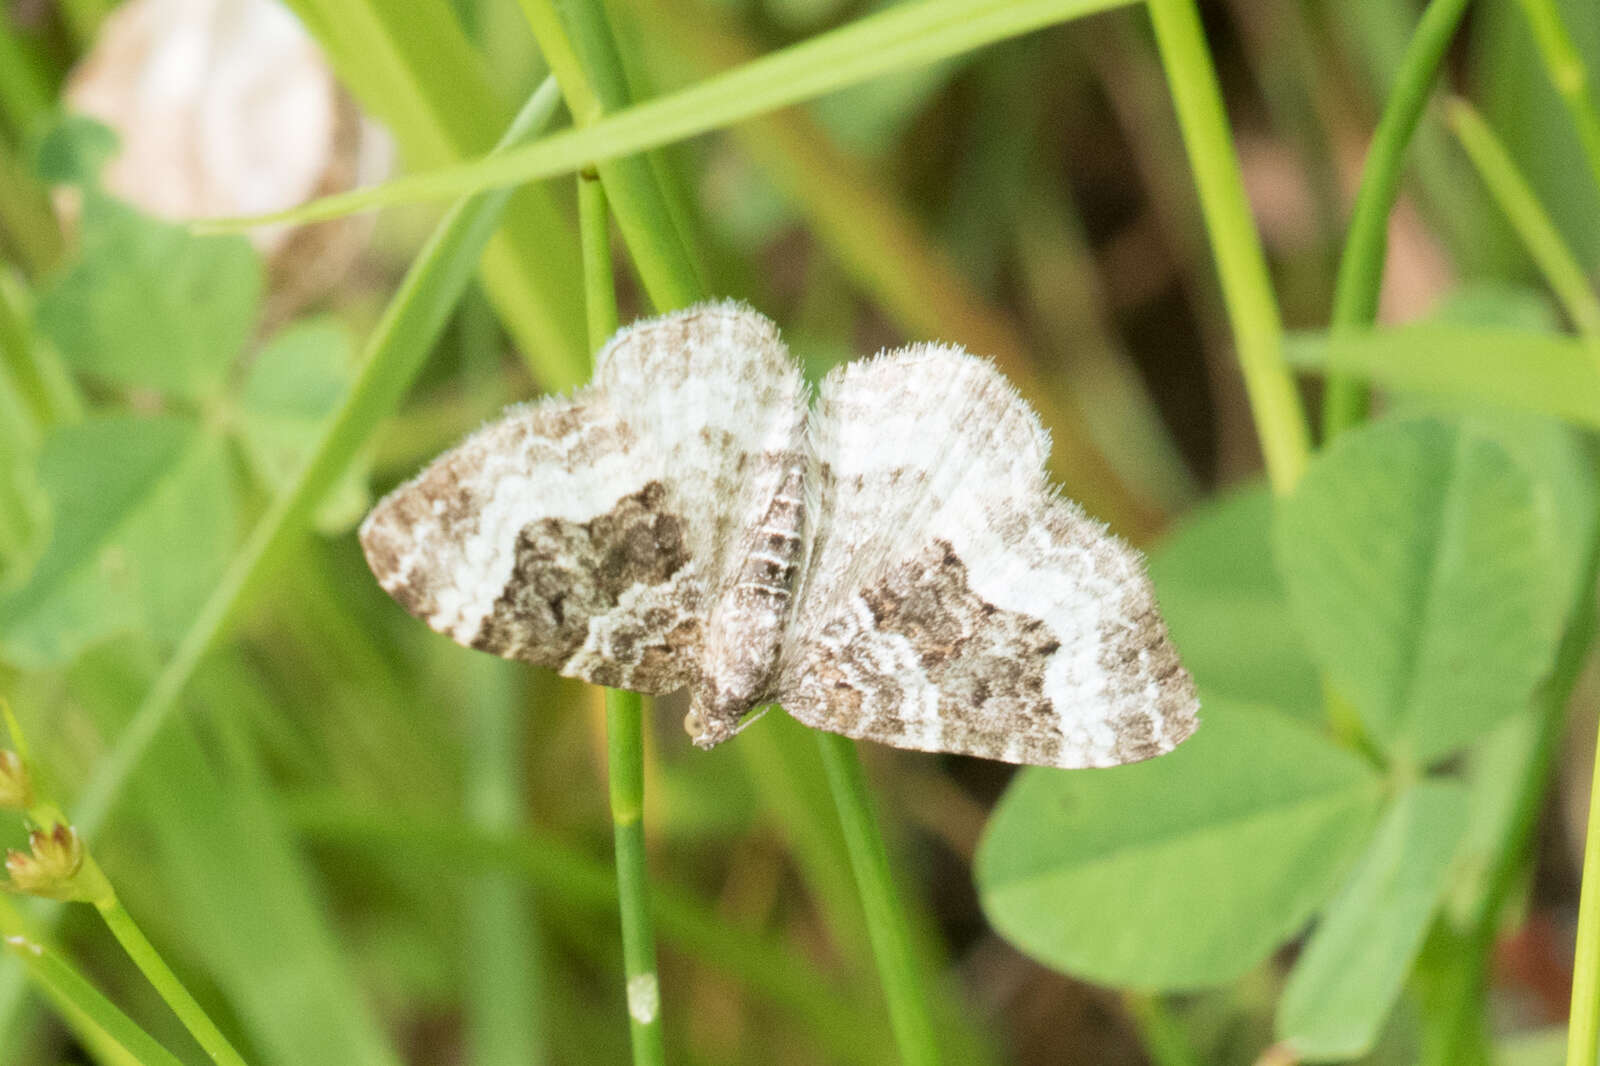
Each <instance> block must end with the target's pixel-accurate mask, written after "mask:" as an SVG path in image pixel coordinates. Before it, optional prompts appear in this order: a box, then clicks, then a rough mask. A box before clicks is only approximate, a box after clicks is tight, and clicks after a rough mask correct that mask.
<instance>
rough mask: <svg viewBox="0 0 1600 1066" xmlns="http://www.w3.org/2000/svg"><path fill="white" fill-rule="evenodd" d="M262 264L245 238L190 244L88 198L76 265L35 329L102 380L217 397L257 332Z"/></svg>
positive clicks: (45, 302) (190, 239)
mask: <svg viewBox="0 0 1600 1066" xmlns="http://www.w3.org/2000/svg"><path fill="white" fill-rule="evenodd" d="M260 295H261V264H260V261H259V260H258V258H257V256H256V253H255V251H254V250H253V249H252V248H251V247H250V243H249V242H248V241H246V240H245V239H244V238H242V237H196V236H193V235H191V234H190V233H189V232H188V231H187V230H185V229H184V228H183V227H181V226H174V225H170V224H168V223H165V222H160V221H157V220H155V219H152V218H148V217H146V216H144V215H141V214H140V213H139V212H137V211H135V210H134V209H133V208H131V207H129V206H127V205H126V204H122V203H119V202H118V201H116V200H113V199H111V198H110V197H107V196H105V195H103V194H99V193H94V192H89V193H87V194H85V197H84V213H83V222H82V247H81V249H80V250H79V253H78V257H77V259H76V260H75V261H74V262H73V263H72V265H71V266H70V267H68V268H67V270H66V272H65V273H63V274H62V275H61V276H60V277H58V278H57V279H56V280H55V282H54V284H53V285H51V286H50V288H48V289H47V290H46V291H45V292H44V293H43V294H42V295H41V296H40V298H39V304H38V308H37V310H36V319H37V324H38V328H39V331H40V332H41V333H42V334H44V335H45V336H46V337H48V338H50V340H52V341H53V342H54V343H55V345H56V347H57V348H58V349H59V350H60V352H61V354H62V356H63V358H64V359H65V360H66V361H67V363H68V364H69V365H71V366H72V367H74V368H75V369H77V370H80V371H83V372H84V373H86V374H92V375H94V376H95V377H98V378H101V379H102V380H105V381H108V382H111V383H113V384H116V385H121V386H126V387H131V388H148V389H155V390H158V391H160V392H165V393H170V394H174V395H180V396H187V397H191V398H197V397H204V396H209V395H212V394H214V393H215V392H216V391H217V390H218V388H219V387H220V385H221V384H222V381H223V379H224V377H225V376H226V374H227V372H228V368H229V367H230V366H231V365H232V363H233V360H234V357H235V356H237V355H238V354H239V351H240V349H241V348H242V347H243V346H244V343H245V341H246V340H248V339H249V337H250V332H251V330H252V329H254V327H255V320H256V308H257V304H258V302H259V299H260Z"/></svg>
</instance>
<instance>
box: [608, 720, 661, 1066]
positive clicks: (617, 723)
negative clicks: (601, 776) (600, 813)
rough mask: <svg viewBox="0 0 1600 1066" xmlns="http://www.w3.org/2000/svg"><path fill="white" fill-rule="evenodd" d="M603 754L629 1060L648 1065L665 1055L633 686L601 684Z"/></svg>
mask: <svg viewBox="0 0 1600 1066" xmlns="http://www.w3.org/2000/svg"><path fill="white" fill-rule="evenodd" d="M606 755H607V760H608V762H609V765H610V769H611V828H612V832H613V833H614V834H615V839H616V849H617V902H618V904H619V907H620V910H621V912H622V962H623V969H624V971H625V973H626V975H627V979H628V985H627V992H628V1027H629V1032H630V1035H631V1037H632V1040H633V1061H634V1064H635V1066H653V1064H660V1063H664V1062H666V1060H667V1057H666V1048H665V1046H664V1045H663V1043H662V1039H661V983H660V979H659V978H658V977H657V976H656V943H655V933H654V929H653V926H652V924H651V921H650V886H649V883H648V874H647V870H646V861H645V848H644V699H643V697H641V696H640V695H639V694H638V693H637V692H620V691H617V690H615V689H607V690H606Z"/></svg>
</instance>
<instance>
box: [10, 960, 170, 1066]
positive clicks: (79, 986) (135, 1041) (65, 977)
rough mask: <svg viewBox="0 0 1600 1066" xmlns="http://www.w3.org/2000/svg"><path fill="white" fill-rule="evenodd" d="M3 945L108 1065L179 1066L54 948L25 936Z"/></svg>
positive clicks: (168, 1053) (152, 1038)
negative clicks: (110, 1063) (104, 1057)
mask: <svg viewBox="0 0 1600 1066" xmlns="http://www.w3.org/2000/svg"><path fill="white" fill-rule="evenodd" d="M5 945H6V947H7V948H8V949H10V951H11V954H12V955H13V956H14V957H15V958H17V959H19V960H21V963H22V966H23V968H24V969H25V970H26V971H27V973H28V977H29V978H30V979H31V980H32V981H33V983H34V984H35V985H37V986H38V987H39V988H40V989H41V990H42V991H43V992H44V993H45V995H46V996H48V997H49V999H50V1001H51V1002H52V1003H53V1004H54V1005H55V1007H56V1009H57V1010H59V1011H61V1012H62V1014H63V1015H64V1016H65V1017H66V1018H67V1019H68V1020H69V1021H70V1023H71V1025H72V1028H73V1029H74V1030H76V1031H77V1032H79V1033H81V1034H83V1035H84V1036H85V1037H86V1041H85V1042H86V1043H89V1044H90V1045H91V1046H92V1047H94V1049H95V1050H96V1051H97V1052H99V1053H101V1054H103V1055H105V1056H106V1061H107V1062H113V1063H122V1064H132V1066H183V1064H182V1062H181V1061H180V1060H179V1059H178V1057H177V1056H176V1055H174V1054H172V1052H170V1051H168V1050H167V1049H166V1048H164V1047H162V1046H161V1045H160V1044H159V1043H157V1042H156V1039H155V1038H154V1037H152V1036H151V1035H150V1034H149V1033H147V1032H145V1031H144V1030H143V1029H141V1028H140V1027H139V1025H138V1023H137V1022H135V1021H134V1020H133V1019H132V1018H129V1017H128V1016H127V1015H126V1014H124V1013H122V1011H121V1010H120V1009H118V1007H117V1006H116V1004H114V1003H112V1002H111V1001H110V1000H109V999H107V998H106V997H105V996H104V995H103V994H102V993H101V992H100V990H99V989H97V988H95V987H94V986H93V985H91V984H90V983H89V982H88V981H87V980H86V979H85V978H84V977H83V975H82V974H80V973H78V971H77V970H75V969H73V968H72V966H71V965H70V964H68V963H67V961H66V960H65V959H63V958H61V956H60V955H59V954H57V953H56V951H55V950H54V949H52V948H49V947H47V946H45V945H44V944H41V943H40V942H38V941H36V940H32V939H29V938H28V937H27V936H24V935H8V936H7V937H6V940H5Z"/></svg>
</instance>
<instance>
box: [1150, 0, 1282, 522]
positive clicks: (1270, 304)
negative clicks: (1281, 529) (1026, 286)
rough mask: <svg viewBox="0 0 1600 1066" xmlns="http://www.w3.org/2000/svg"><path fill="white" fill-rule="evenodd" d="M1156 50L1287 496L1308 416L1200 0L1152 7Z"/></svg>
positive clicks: (1263, 433) (1278, 483)
mask: <svg viewBox="0 0 1600 1066" xmlns="http://www.w3.org/2000/svg"><path fill="white" fill-rule="evenodd" d="M1146 6H1147V7H1148V8H1149V11H1150V22H1151V25H1152V26H1153V27H1154V28H1155V35H1156V47H1157V49H1158V51H1159V52H1160V55H1161V65H1162V67H1163V68H1165V70H1166V75H1167V84H1168V87H1169V88H1170V89H1171V92H1172V101H1173V104H1174V106H1175V107H1176V109H1177V113H1178V125H1179V127H1180V128H1181V129H1182V131H1183V141H1184V145H1185V147H1186V148H1187V149H1188V152H1189V164H1190V166H1191V167H1192V168H1193V169H1194V177H1195V184H1196V186H1197V188H1198V190H1199V194H1200V209H1201V212H1202V214H1203V215H1204V216H1205V221H1206V229H1207V231H1208V232H1209V233H1210V235H1211V248H1212V254H1213V255H1214V256H1215V258H1216V261H1217V272H1218V274H1219V275H1220V276H1221V281H1222V295H1223V300H1224V301H1225V303H1226V304H1227V308H1228V319H1229V322H1230V324H1231V325H1232V328H1233V336H1234V345H1235V347H1236V348H1237V350H1238V358H1239V367H1240V369H1241V370H1242V371H1243V373H1244V383H1245V390H1246V392H1247V393H1248V394H1249V397H1250V409H1251V413H1252V415H1253V416H1254V418H1255V424H1256V433H1257V435H1258V436H1259V437H1260V438H1261V451H1262V455H1263V458H1264V459H1265V461H1266V466H1267V478H1268V480H1269V481H1271V483H1272V488H1273V491H1274V492H1276V493H1279V494H1283V493H1286V492H1288V491H1289V490H1290V489H1291V488H1292V487H1293V486H1294V484H1295V482H1296V481H1298V480H1299V479H1300V475H1301V473H1302V472H1303V471H1304V470H1305V467H1306V462H1307V460H1308V458H1309V455H1310V448H1311V440H1310V434H1309V432H1308V431H1307V429H1306V418H1305V411H1304V409H1303V408H1302V407H1301V404H1300V394H1299V392H1298V391H1297V390H1296V388H1295V383H1294V379H1293V377H1291V376H1290V374H1289V367H1288V364H1287V363H1285V362H1284V359H1283V323H1282V321H1281V319H1280V318H1279V314H1278V304H1277V301H1276V299H1275V298H1274V296H1273V293H1272V280H1271V276H1270V274H1269V273H1268V271H1267V260H1266V255H1265V253H1264V252H1263V251H1262V248H1261V235H1260V234H1259V233H1258V232H1257V231H1256V227H1255V223H1254V221H1253V220H1252V218H1251V214H1250V203H1249V201H1248V200H1247V199H1246V197H1245V192H1244V179H1243V177H1242V175H1241V174H1240V171H1239V158H1238V155H1237V154H1236V153H1235V152H1234V150H1233V139H1232V137H1231V136H1230V134H1229V132H1228V117H1227V113H1226V111H1225V110H1224V109H1223V106H1222V92H1221V89H1220V88H1219V87H1218V85H1217V74H1216V70H1215V69H1214V68H1213V67H1212V64H1211V53H1210V51H1209V50H1208V49H1207V47H1206V40H1205V32H1204V30H1203V29H1202V28H1201V25H1200V14H1199V12H1198V11H1197V10H1196V9H1195V5H1194V0H1149V3H1148V4H1147V5H1146Z"/></svg>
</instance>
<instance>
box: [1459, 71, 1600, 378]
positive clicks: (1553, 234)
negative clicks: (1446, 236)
mask: <svg viewBox="0 0 1600 1066" xmlns="http://www.w3.org/2000/svg"><path fill="white" fill-rule="evenodd" d="M1447 116H1448V118H1449V122H1450V128H1451V129H1452V130H1454V131H1455V134H1456V137H1457V139H1459V140H1460V142H1461V147H1462V148H1464V149H1466V152H1467V156H1468V158H1470V159H1471V160H1472V164H1473V166H1475V167H1476V168H1477V170H1478V174H1479V176H1480V177H1481V178H1482V179H1483V183H1484V184H1485V185H1487V186H1488V187H1489V193H1490V195H1492V196H1493V197H1494V199H1495V202H1496V203H1497V204H1498V205H1499V206H1500V210H1501V211H1503V212H1504V213H1505V216H1506V218H1508V219H1509V220H1510V221H1511V225H1512V228H1513V229H1515V230H1516V231H1517V235H1518V236H1519V237H1520V238H1522V243H1523V245H1524V246H1525V247H1526V248H1527V250H1528V254H1530V255H1531V256H1533V261H1534V263H1535V264H1537V265H1538V267H1539V272H1540V273H1542V274H1543V275H1544V278H1545V281H1546V282H1548V283H1549V285H1550V289H1551V291H1552V292H1554V293H1555V296H1556V299H1557V300H1558V301H1559V302H1560V304H1561V307H1562V310H1564V311H1566V313H1567V315H1568V317H1570V318H1571V319H1572V323H1573V325H1574V326H1575V327H1576V328H1577V330H1578V334H1579V335H1580V336H1581V337H1582V338H1583V339H1584V341H1585V344H1586V346H1587V347H1588V349H1589V351H1590V352H1591V353H1592V354H1593V356H1594V358H1595V365H1596V367H1597V368H1600V297H1597V296H1596V295H1595V291H1594V289H1593V288H1592V287H1590V285H1589V278H1588V275H1587V274H1586V273H1585V272H1584V269H1583V266H1582V264H1580V263H1579V262H1578V257H1577V256H1576V255H1574V254H1573V252H1572V249H1571V248H1569V247H1568V245H1567V242H1566V241H1565V240H1563V239H1562V237H1561V234H1560V232H1559V231H1558V230H1557V229H1556V225H1555V223H1554V222H1553V221H1551V219H1550V214H1549V212H1547V211H1546V210H1545V209H1544V205H1543V204H1541V203H1540V202H1539V198H1538V196H1537V195H1535V193H1534V191H1533V187H1532V186H1531V185H1530V184H1529V183H1528V179H1527V178H1525V177H1523V175H1522V172H1521V171H1520V170H1518V169H1517V165H1516V163H1515V162H1513V161H1512V159H1511V155H1510V153H1509V152H1507V151H1506V149H1505V146H1504V145H1503V144H1501V143H1500V139H1499V138H1498V137H1496V136H1495V135H1494V131H1493V130H1491V129H1490V128H1489V125H1488V123H1486V122H1484V120H1483V118H1482V117H1481V116H1480V115H1479V114H1478V113H1477V112H1476V111H1475V110H1473V108H1472V106H1471V105H1470V104H1468V103H1467V102H1466V101H1464V100H1452V101H1451V102H1450V106H1449V109H1448V111H1447Z"/></svg>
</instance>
